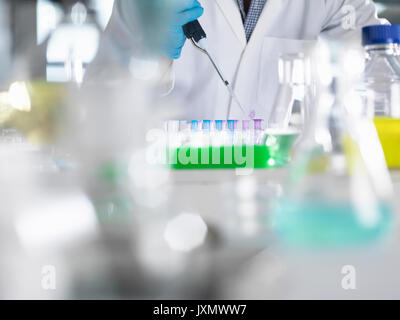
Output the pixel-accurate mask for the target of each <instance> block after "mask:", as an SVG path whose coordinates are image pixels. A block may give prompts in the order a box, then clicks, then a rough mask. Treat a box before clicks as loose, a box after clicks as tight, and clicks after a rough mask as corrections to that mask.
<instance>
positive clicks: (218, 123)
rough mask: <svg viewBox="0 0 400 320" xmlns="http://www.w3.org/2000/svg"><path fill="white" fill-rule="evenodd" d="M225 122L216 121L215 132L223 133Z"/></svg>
mask: <svg viewBox="0 0 400 320" xmlns="http://www.w3.org/2000/svg"><path fill="white" fill-rule="evenodd" d="M223 124H224V122H223V121H222V120H215V130H216V131H222V130H223Z"/></svg>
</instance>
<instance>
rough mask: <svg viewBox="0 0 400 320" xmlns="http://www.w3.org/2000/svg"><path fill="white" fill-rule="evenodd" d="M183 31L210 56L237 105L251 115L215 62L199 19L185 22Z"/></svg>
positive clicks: (196, 45)
mask: <svg viewBox="0 0 400 320" xmlns="http://www.w3.org/2000/svg"><path fill="white" fill-rule="evenodd" d="M183 32H184V34H185V36H186V37H187V38H188V39H189V40H191V41H192V43H193V45H194V46H195V47H196V48H197V49H199V50H200V51H201V52H203V53H204V54H206V55H207V56H208V58H209V59H210V61H211V63H212V65H213V67H214V69H215V70H216V71H217V73H218V75H219V77H220V78H221V80H222V82H223V83H224V85H225V87H226V88H227V89H228V91H229V95H230V96H231V97H232V99H233V100H235V102H236V103H237V105H238V106H239V108H240V110H241V111H242V112H243V114H244V115H246V116H247V117H250V115H247V114H246V111H245V109H244V108H243V107H242V105H241V104H240V102H239V99H238V97H237V96H236V94H235V92H234V91H233V88H232V85H231V84H230V83H229V81H228V80H227V79H226V78H225V77H224V75H223V74H222V71H221V69H220V68H219V67H218V65H217V63H216V62H215V59H214V57H213V55H212V54H211V52H210V50H209V48H208V42H207V34H206V33H205V31H204V29H203V28H202V26H201V25H200V22H199V21H198V20H195V21H192V22H189V23H188V24H185V25H184V26H183Z"/></svg>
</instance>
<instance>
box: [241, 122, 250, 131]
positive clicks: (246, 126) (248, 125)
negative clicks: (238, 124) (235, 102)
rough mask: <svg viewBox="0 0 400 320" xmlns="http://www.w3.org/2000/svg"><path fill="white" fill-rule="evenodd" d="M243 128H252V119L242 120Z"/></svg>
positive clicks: (244, 129)
mask: <svg viewBox="0 0 400 320" xmlns="http://www.w3.org/2000/svg"><path fill="white" fill-rule="evenodd" d="M242 130H243V131H246V130H250V120H243V121H242Z"/></svg>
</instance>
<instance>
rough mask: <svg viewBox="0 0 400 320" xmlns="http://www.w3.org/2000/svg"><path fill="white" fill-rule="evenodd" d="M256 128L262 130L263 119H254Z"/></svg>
mask: <svg viewBox="0 0 400 320" xmlns="http://www.w3.org/2000/svg"><path fill="white" fill-rule="evenodd" d="M253 121H254V130H262V123H263V120H262V119H254V120H253Z"/></svg>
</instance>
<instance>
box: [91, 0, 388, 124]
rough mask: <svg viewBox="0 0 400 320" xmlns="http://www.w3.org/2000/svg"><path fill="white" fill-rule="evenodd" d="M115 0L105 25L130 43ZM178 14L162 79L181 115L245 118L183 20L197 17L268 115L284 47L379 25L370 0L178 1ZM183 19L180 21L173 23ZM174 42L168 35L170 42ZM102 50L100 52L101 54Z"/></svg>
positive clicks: (218, 55) (239, 90) (237, 85)
mask: <svg viewBox="0 0 400 320" xmlns="http://www.w3.org/2000/svg"><path fill="white" fill-rule="evenodd" d="M124 1H132V0H116V4H115V8H114V12H113V15H112V18H111V21H110V23H109V25H108V30H107V31H106V32H107V33H108V34H110V35H111V36H113V37H115V38H118V41H120V42H125V44H126V45H127V46H128V43H129V42H130V41H133V40H132V39H134V38H135V35H134V31H133V30H132V28H127V27H126V25H127V23H126V22H127V21H124V20H126V19H129V18H127V17H129V13H127V12H126V10H127V9H126V8H124V7H123V6H124V5H123V4H124ZM181 2H182V7H181V8H180V9H179V10H178V11H179V12H177V17H179V19H178V20H179V21H178V20H177V22H176V23H175V24H174V26H172V25H171V26H170V28H169V29H167V30H171V35H170V37H167V38H168V39H166V40H167V43H166V46H165V47H164V49H163V50H162V52H160V54H161V55H162V56H163V59H164V62H165V61H167V64H166V65H167V67H166V69H165V70H164V71H163V75H162V78H163V79H164V81H166V83H167V86H166V87H168V90H167V91H168V95H170V96H171V97H174V96H178V97H179V98H180V99H181V100H182V101H183V105H184V114H183V115H182V118H183V119H187V120H190V119H211V120H213V119H226V118H230V119H243V118H245V117H246V115H244V114H243V113H242V112H241V110H240V108H239V107H238V106H237V105H236V103H235V102H234V101H232V99H231V97H230V95H229V93H228V91H227V90H226V88H225V87H224V85H223V83H222V81H221V80H220V78H219V77H218V75H217V73H216V72H215V70H214V69H213V67H212V65H211V63H210V61H209V60H208V59H207V57H206V56H205V55H203V54H202V53H201V52H200V51H199V50H197V49H196V48H195V47H194V46H192V44H191V43H190V42H186V44H185V45H184V38H183V33H181V30H180V29H179V28H180V25H179V24H184V23H186V22H188V20H194V19H197V18H199V21H200V23H201V25H202V26H203V28H204V30H205V31H206V33H207V38H208V42H209V47H210V48H211V50H212V51H213V53H214V56H215V59H216V61H217V63H218V64H219V66H220V67H221V69H222V70H223V72H224V73H225V76H226V77H227V78H228V81H230V82H231V84H233V86H234V90H235V92H236V94H237V96H238V98H239V100H240V102H241V104H242V105H243V106H244V107H245V108H246V109H247V110H246V112H248V113H250V112H251V111H252V110H254V111H255V114H254V116H255V118H260V119H268V117H269V114H270V112H271V110H272V107H273V103H274V101H275V96H276V94H277V91H278V85H279V83H278V59H279V56H280V55H281V54H282V53H294V52H299V51H303V52H304V51H307V50H308V49H309V48H310V47H312V45H313V44H315V43H316V41H317V39H318V37H319V36H321V35H324V36H326V37H328V38H329V37H333V38H337V39H344V40H345V39H348V38H351V37H354V36H358V35H360V34H361V28H362V27H363V26H366V25H372V24H382V23H384V22H385V21H382V20H379V19H378V17H377V12H376V7H375V4H374V3H373V1H372V0H181ZM176 25H178V27H179V28H177V27H176ZM168 41H169V42H168ZM101 55H102V53H101V52H100V54H99V56H100V57H101Z"/></svg>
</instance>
